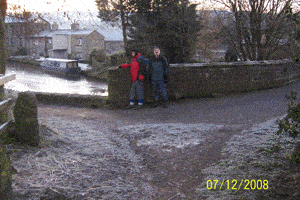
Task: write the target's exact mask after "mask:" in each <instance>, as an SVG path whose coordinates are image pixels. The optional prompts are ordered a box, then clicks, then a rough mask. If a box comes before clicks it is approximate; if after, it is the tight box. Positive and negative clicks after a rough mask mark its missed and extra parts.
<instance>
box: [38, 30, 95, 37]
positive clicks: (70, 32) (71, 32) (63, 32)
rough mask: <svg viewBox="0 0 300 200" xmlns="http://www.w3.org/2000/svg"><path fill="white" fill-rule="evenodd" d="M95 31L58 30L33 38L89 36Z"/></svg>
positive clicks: (44, 32)
mask: <svg viewBox="0 0 300 200" xmlns="http://www.w3.org/2000/svg"><path fill="white" fill-rule="evenodd" d="M93 31H94V30H72V29H58V30H45V31H42V32H40V33H39V34H36V35H34V36H33V37H53V36H54V35H89V34H90V33H92V32H93Z"/></svg>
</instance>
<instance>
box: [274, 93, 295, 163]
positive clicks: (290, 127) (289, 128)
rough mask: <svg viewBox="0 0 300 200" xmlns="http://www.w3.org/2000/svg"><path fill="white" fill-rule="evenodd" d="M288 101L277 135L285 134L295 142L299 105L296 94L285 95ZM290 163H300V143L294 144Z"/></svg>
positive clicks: (279, 121) (279, 122)
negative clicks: (285, 113)
mask: <svg viewBox="0 0 300 200" xmlns="http://www.w3.org/2000/svg"><path fill="white" fill-rule="evenodd" d="M286 98H287V99H288V113H287V115H286V117H284V118H283V119H282V120H278V121H277V123H278V125H279V130H278V131H277V134H281V133H283V132H286V133H288V134H289V136H290V137H292V138H293V139H294V141H295V142H296V137H297V136H298V134H299V133H300V129H299V128H300V127H299V125H300V104H299V103H297V92H295V91H292V92H291V93H290V94H289V95H286ZM291 161H292V162H293V163H298V164H299V163H300V143H299V142H298V143H296V145H295V148H294V150H293V152H292V155H291Z"/></svg>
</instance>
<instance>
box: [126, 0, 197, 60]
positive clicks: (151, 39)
mask: <svg viewBox="0 0 300 200" xmlns="http://www.w3.org/2000/svg"><path fill="white" fill-rule="evenodd" d="M135 3H136V4H135V5H136V9H137V12H136V13H134V14H132V15H131V18H130V19H131V23H132V24H131V25H132V28H131V29H130V34H129V36H130V37H131V39H132V40H131V41H130V42H131V43H130V45H131V46H132V47H133V48H137V49H141V50H142V51H143V52H144V53H148V54H151V53H152V54H153V52H152V49H153V46H155V45H157V46H160V47H161V49H162V50H163V53H164V55H165V56H166V57H167V58H168V59H169V61H170V63H183V62H188V61H190V60H191V58H192V56H193V53H194V47H195V45H196V43H197V38H198V32H199V30H200V28H201V26H200V21H199V20H198V16H197V13H196V5H195V4H190V3H189V1H188V0H154V1H136V2H135Z"/></svg>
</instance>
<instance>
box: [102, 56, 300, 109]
mask: <svg viewBox="0 0 300 200" xmlns="http://www.w3.org/2000/svg"><path fill="white" fill-rule="evenodd" d="M299 75H300V67H299V64H297V63H295V62H293V61H291V60H288V59H286V60H271V61H249V62H232V63H225V62H220V63H193V64H171V69H170V80H169V84H168V86H167V90H168V96H169V98H170V99H180V98H199V97H208V96H214V95H227V94H232V93H241V92H249V91H255V90H262V89H268V88H273V87H280V86H282V85H285V84H288V83H290V82H292V81H295V80H296V79H297V78H298V76H299ZM108 79H109V80H108V92H109V97H108V101H109V102H110V103H114V104H117V105H119V106H123V105H125V104H127V103H128V97H129V91H130V87H131V80H130V71H129V69H116V68H112V69H110V70H109V72H108ZM145 100H146V102H151V101H152V97H151V85H150V83H149V82H146V84H145Z"/></svg>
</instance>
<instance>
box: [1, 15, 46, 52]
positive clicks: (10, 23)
mask: <svg viewBox="0 0 300 200" xmlns="http://www.w3.org/2000/svg"><path fill="white" fill-rule="evenodd" d="M44 30H50V23H49V22H47V21H46V20H44V19H43V18H41V17H39V16H37V17H36V16H32V17H30V18H28V19H25V18H22V17H17V16H9V15H7V16H5V31H6V33H5V34H6V48H7V54H8V56H12V55H16V54H20V53H21V54H27V53H28V49H29V48H30V47H29V43H28V41H29V37H30V36H31V35H34V34H36V33H38V32H40V31H44Z"/></svg>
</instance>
